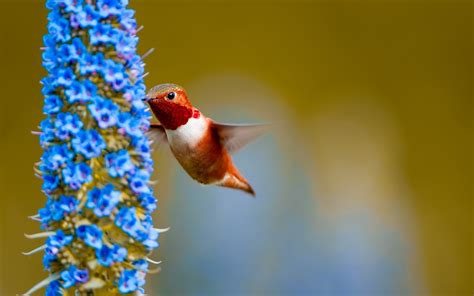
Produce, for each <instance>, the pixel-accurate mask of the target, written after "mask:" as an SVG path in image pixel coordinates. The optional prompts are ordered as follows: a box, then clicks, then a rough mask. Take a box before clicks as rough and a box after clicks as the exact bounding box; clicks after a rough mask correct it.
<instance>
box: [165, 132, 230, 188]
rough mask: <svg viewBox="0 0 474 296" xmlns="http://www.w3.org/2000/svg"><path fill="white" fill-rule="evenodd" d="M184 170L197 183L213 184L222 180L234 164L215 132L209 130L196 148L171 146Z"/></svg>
mask: <svg viewBox="0 0 474 296" xmlns="http://www.w3.org/2000/svg"><path fill="white" fill-rule="evenodd" d="M171 150H172V151H173V154H174V155H175V157H176V159H177V160H178V162H179V163H180V164H181V166H182V167H183V169H184V170H185V171H186V172H187V173H188V174H189V175H190V176H191V177H192V178H193V179H194V180H196V181H198V182H199V183H203V184H211V183H215V182H218V181H220V180H222V178H223V177H224V175H225V173H226V172H227V171H228V169H229V168H230V167H232V162H231V158H230V155H229V154H228V153H227V151H226V150H225V149H224V148H223V146H222V145H221V143H220V141H219V138H218V136H217V134H216V133H215V131H214V130H212V129H209V130H208V131H207V132H206V133H205V134H204V136H203V138H202V139H201V140H200V142H199V143H198V144H197V145H196V146H195V147H186V146H178V147H173V146H171Z"/></svg>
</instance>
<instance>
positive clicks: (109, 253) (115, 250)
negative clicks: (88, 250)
mask: <svg viewBox="0 0 474 296" xmlns="http://www.w3.org/2000/svg"><path fill="white" fill-rule="evenodd" d="M96 256H97V261H98V262H99V264H100V265H102V266H107V267H108V266H111V265H112V264H113V263H117V262H123V261H124V260H125V258H126V257H127V249H125V248H122V247H120V246H118V245H114V246H113V247H112V248H109V247H107V246H106V245H103V246H102V248H100V249H97V250H96Z"/></svg>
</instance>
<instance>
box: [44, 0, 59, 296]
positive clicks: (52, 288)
mask: <svg viewBox="0 0 474 296" xmlns="http://www.w3.org/2000/svg"><path fill="white" fill-rule="evenodd" d="M50 1H51V0H50ZM62 294H63V293H62V292H61V284H60V283H59V281H52V282H51V283H49V285H48V287H47V288H46V296H61V295H62Z"/></svg>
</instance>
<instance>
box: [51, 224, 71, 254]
mask: <svg viewBox="0 0 474 296" xmlns="http://www.w3.org/2000/svg"><path fill="white" fill-rule="evenodd" d="M72 241H73V236H72V235H66V234H65V233H64V232H63V231H62V230H58V231H56V234H54V235H52V236H50V237H48V239H47V240H46V254H48V255H49V256H56V255H57V254H58V253H59V251H60V250H61V249H62V248H63V247H64V246H67V245H69V244H70V243H71V242H72Z"/></svg>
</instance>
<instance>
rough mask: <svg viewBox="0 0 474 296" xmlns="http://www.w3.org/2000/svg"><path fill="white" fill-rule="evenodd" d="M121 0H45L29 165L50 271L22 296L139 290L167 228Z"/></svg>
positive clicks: (139, 70)
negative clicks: (40, 198)
mask: <svg viewBox="0 0 474 296" xmlns="http://www.w3.org/2000/svg"><path fill="white" fill-rule="evenodd" d="M127 5H128V0H48V1H47V2H46V7H47V8H48V9H49V10H50V13H49V15H48V34H46V35H45V36H44V48H43V66H44V68H45V69H46V70H47V72H48V75H47V76H46V77H45V78H44V79H43V80H42V85H43V89H42V93H43V95H44V97H45V99H44V108H43V112H44V114H45V115H46V118H45V119H44V120H43V121H42V122H41V124H40V132H39V133H38V134H39V138H40V144H41V147H42V148H43V150H44V153H43V156H42V157H41V161H40V162H39V163H38V164H37V167H36V168H35V172H36V174H37V176H39V177H40V178H41V179H42V180H43V186H42V190H43V192H44V193H45V194H46V196H47V201H46V205H45V207H44V208H42V209H40V210H39V212H38V215H34V216H32V217H30V218H31V219H33V220H36V221H40V222H41V228H42V229H43V230H44V232H43V233H36V234H32V235H26V236H27V237H28V238H30V239H46V243H45V244H44V245H42V246H41V247H39V248H37V249H35V250H33V251H31V252H28V253H27V255H29V254H33V253H35V252H39V251H42V250H44V257H43V265H44V267H45V269H46V270H47V271H48V272H49V273H50V275H49V277H47V278H46V279H45V280H44V281H42V282H40V283H38V284H37V285H36V286H34V287H33V288H32V289H31V290H30V291H28V292H27V293H26V294H30V293H33V292H35V291H36V290H38V289H40V288H42V287H45V286H47V288H46V295H50V296H55V295H74V293H75V294H76V295H99V294H100V295H119V294H134V295H138V294H143V293H144V291H143V288H142V287H143V285H144V284H145V276H146V274H147V273H148V272H150V271H153V269H151V268H149V263H152V264H157V263H159V262H156V261H154V260H152V259H150V258H148V256H149V255H150V254H151V252H152V251H153V249H155V248H157V247H158V242H157V239H158V236H159V234H160V232H163V231H165V230H166V229H156V228H154V227H153V222H152V218H151V213H152V212H153V211H154V210H155V208H156V199H155V198H154V196H153V191H152V187H151V183H150V175H151V173H152V170H153V161H152V159H151V156H150V143H149V140H148V138H147V136H146V131H147V130H148V128H149V124H150V122H149V120H150V117H151V115H150V113H149V111H148V109H147V108H146V106H145V105H144V103H143V102H142V100H141V98H143V97H144V96H145V85H144V81H143V77H144V76H145V74H144V69H143V67H144V63H143V58H142V57H140V56H138V55H137V53H136V46H137V43H138V37H137V35H136V34H137V31H138V29H137V25H136V21H135V18H134V11H133V10H131V9H128V8H127Z"/></svg>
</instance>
